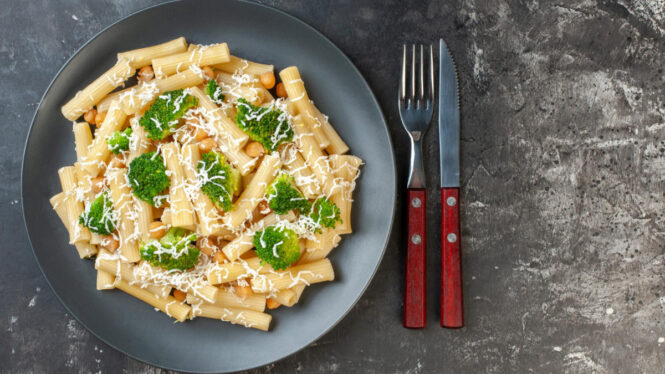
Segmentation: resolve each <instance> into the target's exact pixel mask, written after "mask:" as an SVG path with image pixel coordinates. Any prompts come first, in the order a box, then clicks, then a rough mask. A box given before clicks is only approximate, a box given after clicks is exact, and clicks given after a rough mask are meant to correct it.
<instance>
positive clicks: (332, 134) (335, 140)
mask: <svg viewBox="0 0 665 374" xmlns="http://www.w3.org/2000/svg"><path fill="white" fill-rule="evenodd" d="M310 108H311V112H312V113H311V114H312V115H313V116H314V121H315V122H316V123H317V124H318V125H320V126H321V129H322V130H323V133H324V134H326V138H328V140H329V141H330V144H329V145H328V146H327V147H326V151H328V153H329V154H331V155H332V154H343V153H346V152H348V151H349V146H347V145H346V143H344V140H342V138H341V137H340V136H339V134H338V133H337V131H335V128H334V127H333V126H332V125H331V124H330V122H329V121H328V117H327V116H325V115H323V113H321V111H320V110H319V109H318V108H317V107H316V106H314V103H310Z"/></svg>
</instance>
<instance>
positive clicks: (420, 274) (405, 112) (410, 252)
mask: <svg viewBox="0 0 665 374" xmlns="http://www.w3.org/2000/svg"><path fill="white" fill-rule="evenodd" d="M424 61H425V53H424V47H423V45H422V44H421V45H420V63H419V66H416V45H415V44H414V45H413V46H412V47H411V70H410V74H409V73H407V70H409V69H408V67H407V65H408V64H407V46H406V44H405V45H404V48H403V51H402V78H401V80H400V89H399V95H398V105H399V117H400V119H401V120H402V125H403V126H404V129H405V130H406V132H407V134H408V135H409V139H410V140H411V163H410V166H409V179H408V182H407V197H408V229H407V232H408V236H407V246H406V252H407V254H406V283H405V291H404V327H408V328H423V327H425V324H426V311H425V310H426V305H427V302H426V281H425V264H426V261H425V258H426V249H427V245H426V241H425V236H426V223H425V221H426V220H425V216H426V212H427V210H426V209H425V205H426V204H425V203H426V192H425V170H424V168H423V157H422V140H423V137H424V135H425V132H427V129H428V128H429V124H430V122H431V121H432V106H433V105H432V103H433V102H434V94H435V93H434V53H433V48H432V45H431V44H430V46H429V74H428V75H429V79H428V80H429V82H427V83H429V84H427V83H426V82H425V62H424ZM416 71H417V72H416ZM416 73H417V74H418V76H419V79H418V83H417V84H416ZM407 76H410V80H409V87H410V94H408V93H407ZM426 84H427V85H428V87H427V93H426V92H425V85H426ZM416 85H417V86H418V89H416Z"/></svg>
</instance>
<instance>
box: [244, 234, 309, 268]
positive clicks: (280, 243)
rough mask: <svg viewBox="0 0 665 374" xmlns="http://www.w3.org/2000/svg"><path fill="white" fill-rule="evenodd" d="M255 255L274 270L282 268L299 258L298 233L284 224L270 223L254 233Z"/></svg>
mask: <svg viewBox="0 0 665 374" xmlns="http://www.w3.org/2000/svg"><path fill="white" fill-rule="evenodd" d="M254 247H255V250H256V255H257V256H259V258H260V259H261V261H263V262H266V263H268V264H269V265H270V266H272V268H273V269H275V270H283V269H286V268H288V267H289V266H291V264H293V263H294V262H296V261H298V259H299V258H300V243H299V241H298V234H296V233H295V231H293V230H291V229H288V228H286V227H284V226H278V225H272V226H268V227H266V228H265V229H263V230H261V231H257V232H256V233H254Z"/></svg>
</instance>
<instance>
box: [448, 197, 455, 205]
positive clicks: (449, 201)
mask: <svg viewBox="0 0 665 374" xmlns="http://www.w3.org/2000/svg"><path fill="white" fill-rule="evenodd" d="M446 203H447V204H448V206H455V204H457V200H456V199H455V198H454V197H452V196H450V197H448V198H447V199H446Z"/></svg>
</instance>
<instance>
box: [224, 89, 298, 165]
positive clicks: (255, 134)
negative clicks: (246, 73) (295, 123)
mask: <svg viewBox="0 0 665 374" xmlns="http://www.w3.org/2000/svg"><path fill="white" fill-rule="evenodd" d="M237 109H238V114H237V115H236V124H238V127H240V128H241V129H242V130H243V131H245V132H246V133H247V134H248V135H249V137H250V138H252V139H254V140H256V141H257V142H259V143H261V144H263V147H264V148H265V149H267V150H269V151H270V152H272V151H274V150H275V149H277V146H279V145H280V144H282V143H285V142H290V141H292V140H293V128H292V127H291V125H290V124H289V121H288V120H287V115H286V113H284V112H282V111H281V110H279V109H275V108H272V109H271V108H261V107H258V106H255V105H252V104H250V103H248V102H247V100H245V99H242V98H240V99H238V108H237Z"/></svg>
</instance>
